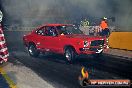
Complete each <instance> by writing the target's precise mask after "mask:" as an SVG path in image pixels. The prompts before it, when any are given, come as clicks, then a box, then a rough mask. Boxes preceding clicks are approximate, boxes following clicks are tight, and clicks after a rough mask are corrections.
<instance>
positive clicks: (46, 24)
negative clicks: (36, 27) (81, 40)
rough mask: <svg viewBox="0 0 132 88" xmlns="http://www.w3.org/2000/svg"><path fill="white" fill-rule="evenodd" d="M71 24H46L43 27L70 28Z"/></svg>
mask: <svg viewBox="0 0 132 88" xmlns="http://www.w3.org/2000/svg"><path fill="white" fill-rule="evenodd" d="M71 25H72V24H46V25H44V26H71Z"/></svg>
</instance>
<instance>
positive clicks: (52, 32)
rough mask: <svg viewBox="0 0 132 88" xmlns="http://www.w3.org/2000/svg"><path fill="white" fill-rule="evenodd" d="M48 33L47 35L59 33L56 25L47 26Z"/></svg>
mask: <svg viewBox="0 0 132 88" xmlns="http://www.w3.org/2000/svg"><path fill="white" fill-rule="evenodd" d="M45 32H46V35H47V36H56V35H57V31H56V28H55V27H46V30H45Z"/></svg>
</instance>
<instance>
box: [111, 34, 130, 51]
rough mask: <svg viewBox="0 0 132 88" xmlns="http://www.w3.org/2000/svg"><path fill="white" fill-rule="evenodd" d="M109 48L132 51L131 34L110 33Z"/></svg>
mask: <svg viewBox="0 0 132 88" xmlns="http://www.w3.org/2000/svg"><path fill="white" fill-rule="evenodd" d="M109 46H110V47H111V48H118V49H126V50H132V32H112V33H111V35H110V37H109Z"/></svg>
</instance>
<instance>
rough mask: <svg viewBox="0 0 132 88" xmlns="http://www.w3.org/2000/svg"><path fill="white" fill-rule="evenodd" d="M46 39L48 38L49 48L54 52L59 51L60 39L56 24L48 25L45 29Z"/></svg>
mask: <svg viewBox="0 0 132 88" xmlns="http://www.w3.org/2000/svg"><path fill="white" fill-rule="evenodd" d="M45 34H46V40H47V42H48V43H47V44H48V45H47V46H48V47H47V49H49V50H50V51H52V52H55V53H59V46H60V39H59V37H58V34H57V31H56V28H55V27H54V26H50V27H48V26H47V27H46V30H45Z"/></svg>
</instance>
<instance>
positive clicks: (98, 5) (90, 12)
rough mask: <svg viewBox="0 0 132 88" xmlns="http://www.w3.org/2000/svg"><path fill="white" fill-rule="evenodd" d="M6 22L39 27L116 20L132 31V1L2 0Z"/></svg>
mask: <svg viewBox="0 0 132 88" xmlns="http://www.w3.org/2000/svg"><path fill="white" fill-rule="evenodd" d="M0 3H1V7H2V10H3V12H4V15H5V21H4V22H5V23H6V24H10V25H15V24H17V25H21V26H38V25H41V24H43V23H64V22H71V23H73V22H75V21H77V22H79V21H80V20H81V19H82V18H84V17H87V18H88V19H89V20H90V21H93V19H96V18H97V19H99V20H100V18H101V17H103V16H105V17H115V18H116V22H115V23H114V24H115V25H116V26H119V27H120V28H121V29H120V31H132V30H131V27H132V26H131V25H132V19H131V18H132V1H131V0H122V1H121V0H1V1H0Z"/></svg>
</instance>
